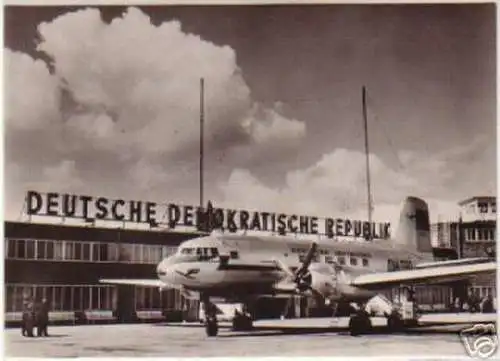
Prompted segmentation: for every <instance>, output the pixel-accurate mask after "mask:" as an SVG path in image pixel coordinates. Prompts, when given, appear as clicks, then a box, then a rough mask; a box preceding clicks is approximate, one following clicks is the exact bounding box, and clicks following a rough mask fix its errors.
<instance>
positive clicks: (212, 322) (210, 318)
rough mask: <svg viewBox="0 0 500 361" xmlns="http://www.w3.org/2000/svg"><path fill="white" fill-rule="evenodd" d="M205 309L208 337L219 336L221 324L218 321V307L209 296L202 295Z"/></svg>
mask: <svg viewBox="0 0 500 361" xmlns="http://www.w3.org/2000/svg"><path fill="white" fill-rule="evenodd" d="M202 303H203V309H204V310H205V332H206V333H207V336H208V337H214V336H217V334H218V333H219V324H218V322H217V307H216V306H215V305H214V304H213V303H212V302H210V298H209V297H205V296H204V297H202Z"/></svg>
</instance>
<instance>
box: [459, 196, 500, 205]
mask: <svg viewBox="0 0 500 361" xmlns="http://www.w3.org/2000/svg"><path fill="white" fill-rule="evenodd" d="M494 200H496V197H494V196H474V197H470V198H467V199H464V200H463V201H460V202H458V205H460V206H463V205H465V204H468V203H471V202H473V201H483V202H491V201H494Z"/></svg>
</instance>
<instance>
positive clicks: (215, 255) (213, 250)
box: [211, 247, 219, 257]
mask: <svg viewBox="0 0 500 361" xmlns="http://www.w3.org/2000/svg"><path fill="white" fill-rule="evenodd" d="M211 251H212V257H218V256H219V251H218V250H217V248H215V247H213V248H211Z"/></svg>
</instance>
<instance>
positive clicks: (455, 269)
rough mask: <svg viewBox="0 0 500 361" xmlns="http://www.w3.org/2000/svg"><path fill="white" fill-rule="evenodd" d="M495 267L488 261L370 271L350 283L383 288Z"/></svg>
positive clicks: (436, 280)
mask: <svg viewBox="0 0 500 361" xmlns="http://www.w3.org/2000/svg"><path fill="white" fill-rule="evenodd" d="M496 269H497V264H496V263H495V262H488V263H480V264H468V265H450V266H444V267H431V268H423V269H413V270H405V271H394V272H383V273H372V274H365V275H360V276H357V277H355V278H354V279H352V281H351V283H350V284H351V285H352V286H356V287H360V288H364V289H368V290H377V289H384V288H387V287H391V286H397V285H410V284H411V285H423V284H433V283H434V284H436V283H445V282H452V281H457V280H464V279H469V278H474V277H475V276H477V275H479V274H482V273H490V272H495V271H496Z"/></svg>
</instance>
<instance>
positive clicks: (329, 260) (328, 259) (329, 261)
mask: <svg viewBox="0 0 500 361" xmlns="http://www.w3.org/2000/svg"><path fill="white" fill-rule="evenodd" d="M325 262H326V263H333V257H332V256H325Z"/></svg>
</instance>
